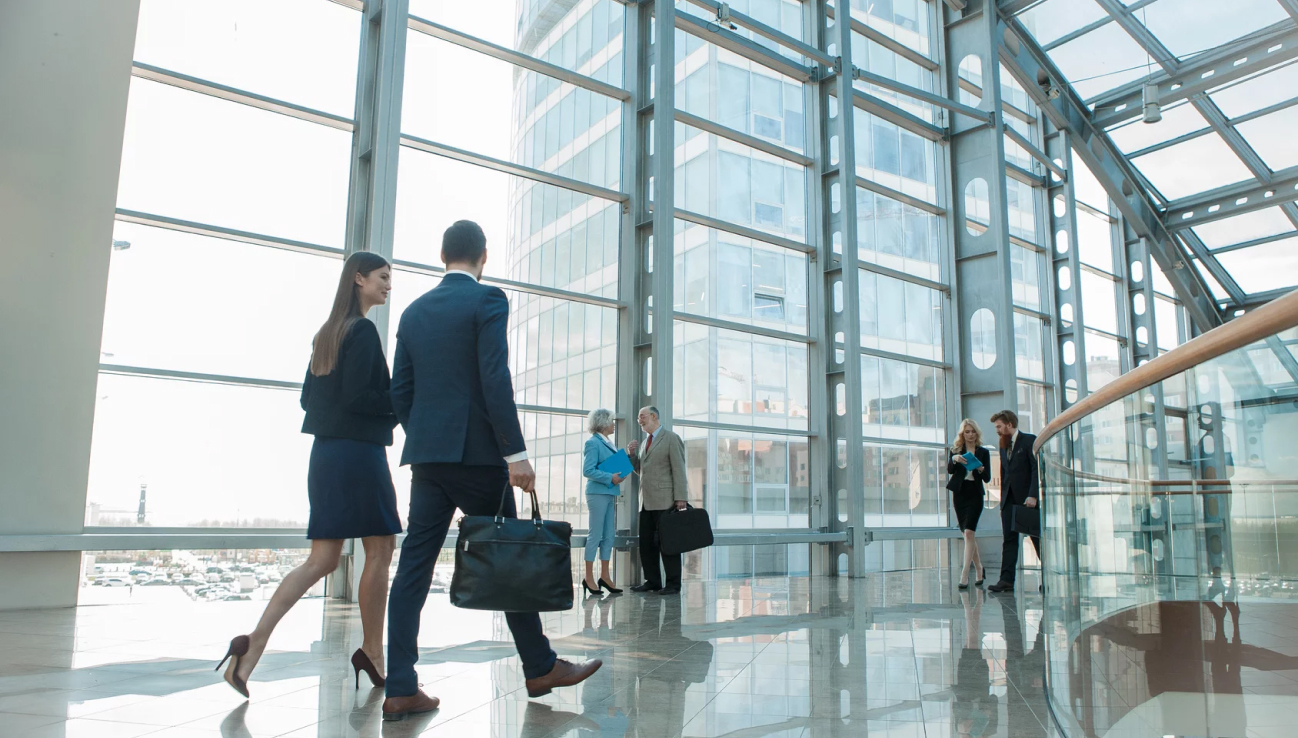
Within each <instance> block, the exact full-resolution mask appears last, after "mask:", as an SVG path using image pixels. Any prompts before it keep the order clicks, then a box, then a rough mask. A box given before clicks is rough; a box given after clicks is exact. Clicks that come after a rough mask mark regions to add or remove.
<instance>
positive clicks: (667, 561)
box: [640, 508, 681, 589]
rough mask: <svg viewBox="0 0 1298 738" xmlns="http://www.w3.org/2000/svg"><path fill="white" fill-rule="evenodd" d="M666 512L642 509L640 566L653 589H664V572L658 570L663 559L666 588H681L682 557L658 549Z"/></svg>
mask: <svg viewBox="0 0 1298 738" xmlns="http://www.w3.org/2000/svg"><path fill="white" fill-rule="evenodd" d="M666 514H667V511H666V510H645V509H644V508H641V509H640V566H641V567H642V568H643V569H644V579H645V581H646V582H648V583H649V585H650V586H653V587H659V588H661V587H663V586H664V584H663V579H662V571H660V570H659V569H658V560H659V559H662V562H663V564H662V569H663V570H664V571H666V572H667V583H666V585H665V586H668V587H675V588H677V589H679V588H680V586H681V555H680V554H665V553H662V551H660V550H659V548H658V523H659V522H661V521H662V516H663V515H666Z"/></svg>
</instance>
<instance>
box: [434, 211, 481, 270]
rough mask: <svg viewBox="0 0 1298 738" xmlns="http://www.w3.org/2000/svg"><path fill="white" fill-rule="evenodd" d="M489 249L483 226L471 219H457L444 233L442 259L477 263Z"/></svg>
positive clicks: (444, 260) (445, 261) (451, 262)
mask: <svg viewBox="0 0 1298 738" xmlns="http://www.w3.org/2000/svg"><path fill="white" fill-rule="evenodd" d="M486 250H487V236H486V234H484V233H483V232H482V226H480V225H478V224H477V223H474V222H473V221H471V220H457V221H455V222H454V223H452V224H451V227H450V228H447V229H446V232H445V233H443V234H442V261H443V262H444V263H446V264H477V263H478V262H479V261H481V260H482V253H483V252H484V251H486Z"/></svg>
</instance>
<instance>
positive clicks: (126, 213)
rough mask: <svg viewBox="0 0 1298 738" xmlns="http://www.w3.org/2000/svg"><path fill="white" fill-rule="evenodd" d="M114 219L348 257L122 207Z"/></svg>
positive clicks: (284, 240) (301, 243)
mask: <svg viewBox="0 0 1298 738" xmlns="http://www.w3.org/2000/svg"><path fill="white" fill-rule="evenodd" d="M113 219H114V220H118V221H121V222H123V223H135V224H137V225H145V226H151V227H153V228H165V229H167V230H169V231H179V232H181V233H192V234H194V235H196V236H207V237H208V238H219V239H221V240H223V241H238V242H239V243H247V244H252V245H254V246H266V247H269V248H274V249H283V250H285V251H296V252H298V253H303V254H312V255H316V256H328V257H332V258H335V259H341V258H343V256H345V253H344V251H343V250H342V249H339V248H333V247H330V246H321V245H320V244H315V243H307V242H306V241H294V240H292V239H289V238H279V237H277V236H267V235H264V234H260V233H251V232H248V231H240V230H235V229H233V228H224V227H222V226H214V225H208V224H206V223H195V222H193V221H189V220H181V219H179V218H168V217H166V216H163V215H154V214H152V213H143V212H140V211H138V210H126V209H124V208H118V209H117V210H116V212H115V213H114V216H113Z"/></svg>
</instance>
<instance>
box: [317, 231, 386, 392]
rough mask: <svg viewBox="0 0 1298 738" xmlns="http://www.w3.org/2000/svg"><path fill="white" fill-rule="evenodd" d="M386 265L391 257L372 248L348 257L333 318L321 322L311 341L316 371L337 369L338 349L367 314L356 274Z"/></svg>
mask: <svg viewBox="0 0 1298 738" xmlns="http://www.w3.org/2000/svg"><path fill="white" fill-rule="evenodd" d="M385 266H388V260H387V259H384V258H383V257H382V256H379V255H378V254H375V253H373V252H370V251H357V252H356V253H354V254H352V255H351V256H349V257H347V261H346V262H345V263H344V264H343V274H342V276H341V277H339V278H338V292H337V293H336V294H334V306H333V309H331V310H330V311H329V319H328V320H326V321H325V323H324V325H322V326H320V330H319V331H317V332H316V334H315V340H314V341H312V342H311V373H312V374H314V375H316V376H317V377H323V376H324V375H326V374H328V373H329V372H332V371H333V370H334V366H335V365H337V363H338V349H339V348H340V347H341V346H342V343H343V339H344V338H346V337H347V331H349V330H351V329H352V326H353V325H355V324H356V321H358V320H360V319H361V318H363V317H365V316H364V315H362V314H361V297H360V285H358V284H356V275H357V274H359V275H361V276H362V277H368V276H370V273H372V272H373V271H374V270H376V269H382V268H383V267H385Z"/></svg>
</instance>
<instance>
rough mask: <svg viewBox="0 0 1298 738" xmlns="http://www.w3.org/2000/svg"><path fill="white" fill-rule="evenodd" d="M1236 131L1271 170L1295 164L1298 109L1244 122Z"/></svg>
mask: <svg viewBox="0 0 1298 738" xmlns="http://www.w3.org/2000/svg"><path fill="white" fill-rule="evenodd" d="M1291 91H1293V92H1298V90H1291ZM1235 129H1236V130H1237V131H1239V132H1240V134H1242V135H1243V136H1244V139H1245V140H1247V141H1248V143H1249V145H1250V146H1252V147H1253V150H1254V151H1256V152H1257V155H1258V156H1260V157H1262V161H1263V162H1265V163H1266V165H1267V166H1268V167H1270V168H1271V171H1273V172H1274V171H1278V170H1281V169H1288V168H1289V167H1292V166H1295V165H1298V142H1295V141H1294V131H1296V130H1298V106H1295V107H1289V108H1285V109H1284V110H1277V111H1276V112H1274V113H1269V114H1267V115H1264V116H1262V117H1261V118H1257V119H1255V120H1250V121H1245V122H1244V123H1240V124H1239V125H1237V126H1235Z"/></svg>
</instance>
